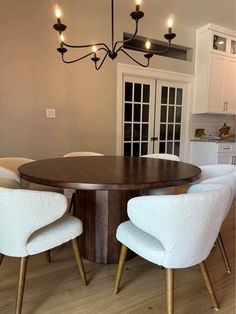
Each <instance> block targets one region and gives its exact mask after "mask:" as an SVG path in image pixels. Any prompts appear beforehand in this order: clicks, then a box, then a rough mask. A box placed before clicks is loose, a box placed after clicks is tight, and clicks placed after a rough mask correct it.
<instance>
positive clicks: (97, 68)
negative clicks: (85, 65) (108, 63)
mask: <svg viewBox="0 0 236 314" xmlns="http://www.w3.org/2000/svg"><path fill="white" fill-rule="evenodd" d="M107 56H108V52H107V53H106V54H105V56H104V58H103V59H102V61H101V63H100V65H99V66H97V62H95V69H96V70H99V69H100V68H101V67H102V65H103V63H104V62H105V60H106V58H107Z"/></svg>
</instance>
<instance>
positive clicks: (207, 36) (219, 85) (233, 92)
mask: <svg viewBox="0 0 236 314" xmlns="http://www.w3.org/2000/svg"><path fill="white" fill-rule="evenodd" d="M215 34H216V33H215V32H214V31H213V30H211V29H210V28H204V29H203V30H201V31H199V32H198V34H197V56H196V58H197V60H196V69H195V70H196V81H195V93H194V109H193V113H221V114H236V89H235V86H236V55H235V54H233V51H234V49H233V48H232V47H231V46H233V39H232V38H234V37H232V36H228V37H229V38H228V37H227V36H226V35H225V34H222V36H220V35H219V34H220V33H219V32H218V33H217V41H216V39H215V38H216V35H215ZM221 43H222V44H221ZM230 47H231V48H230ZM233 47H234V46H233ZM230 51H231V52H232V53H230Z"/></svg>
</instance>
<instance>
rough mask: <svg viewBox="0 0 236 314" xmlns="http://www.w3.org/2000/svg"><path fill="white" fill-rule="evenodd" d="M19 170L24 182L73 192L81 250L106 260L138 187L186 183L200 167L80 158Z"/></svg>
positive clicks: (114, 256) (113, 256)
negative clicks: (80, 233)
mask: <svg viewBox="0 0 236 314" xmlns="http://www.w3.org/2000/svg"><path fill="white" fill-rule="evenodd" d="M19 173H20V176H21V178H22V179H24V180H27V181H29V182H33V183H38V184H42V185H49V186H54V187H61V188H65V189H68V188H71V189H75V190H76V196H75V211H74V212H75V215H76V216H77V217H78V218H80V219H81V220H82V222H83V226H84V232H83V234H82V235H81V236H80V237H79V238H80V239H79V245H80V250H81V254H82V256H83V257H84V258H86V259H88V260H90V261H94V262H96V263H104V264H108V263H117V262H118V258H119V253H120V245H119V243H118V241H117V240H116V236H115V235H116V229H117V226H118V225H119V224H120V223H121V222H123V221H125V220H127V219H128V217H127V202H128V200H129V199H130V198H132V197H136V196H138V195H140V190H144V189H152V188H164V187H170V186H177V185H181V184H186V183H189V182H192V181H194V180H196V179H197V178H198V177H199V175H200V173H201V170H200V169H199V168H198V167H196V166H193V165H191V164H188V163H183V162H178V161H171V160H164V159H154V158H141V157H123V156H119V157H118V156H86V157H68V158H53V159H44V160H38V161H33V162H30V163H27V164H24V165H22V166H20V167H19ZM144 211H145V208H144ZM144 215H145V212H144Z"/></svg>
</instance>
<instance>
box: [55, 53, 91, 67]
mask: <svg viewBox="0 0 236 314" xmlns="http://www.w3.org/2000/svg"><path fill="white" fill-rule="evenodd" d="M92 55H93V52H90V53H88V54H86V55H84V56H83V57H80V58H78V59H74V60H70V61H67V60H65V59H64V53H62V54H61V58H62V61H63V62H64V63H67V64H69V63H75V62H77V61H80V60H83V59H85V58H87V57H89V56H92Z"/></svg>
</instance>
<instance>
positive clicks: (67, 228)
mask: <svg viewBox="0 0 236 314" xmlns="http://www.w3.org/2000/svg"><path fill="white" fill-rule="evenodd" d="M82 232H83V225H82V222H81V221H80V220H79V219H78V218H76V217H72V216H70V215H68V214H66V215H64V216H63V217H62V218H60V219H58V220H57V221H55V222H54V223H52V224H50V225H48V226H46V227H44V228H42V229H40V230H38V231H36V232H35V233H33V234H32V235H31V237H30V239H29V241H28V244H27V250H28V253H29V255H33V254H38V253H41V252H44V251H47V250H50V249H52V248H54V247H56V246H59V245H61V244H63V243H65V242H67V241H70V240H72V239H75V238H76V237H78V236H79V235H80V234H81V233H82Z"/></svg>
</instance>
